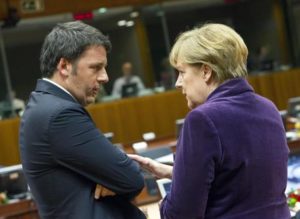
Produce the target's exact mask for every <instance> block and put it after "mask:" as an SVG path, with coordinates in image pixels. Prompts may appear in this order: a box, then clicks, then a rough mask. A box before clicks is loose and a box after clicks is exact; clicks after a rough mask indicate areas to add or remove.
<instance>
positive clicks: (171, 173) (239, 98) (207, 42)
mask: <svg viewBox="0 0 300 219" xmlns="http://www.w3.org/2000/svg"><path fill="white" fill-rule="evenodd" d="M247 56H248V49H247V47H246V45H245V43H244V41H243V39H242V38H241V37H240V35H239V34H238V33H236V32H235V31H234V30H233V29H232V28H230V27H228V26H226V25H223V24H206V25H204V26H202V27H199V28H195V29H193V30H189V31H186V32H184V33H182V34H181V35H180V36H179V37H178V39H177V41H176V43H175V45H174V46H173V48H172V51H171V53H170V63H171V64H172V65H173V66H174V67H175V68H176V69H177V70H178V78H177V81H176V87H177V88H180V89H181V90H182V93H183V95H185V97H186V99H187V104H188V107H189V108H190V109H191V111H190V112H189V113H188V115H187V116H186V118H185V122H184V125H183V128H182V131H181V134H180V137H179V139H178V142H177V149H176V157H175V162H174V166H173V167H171V166H167V165H164V164H160V163H158V162H156V161H154V160H151V159H149V158H145V157H141V156H138V155H129V156H130V157H131V158H133V159H135V160H136V161H138V162H139V163H140V164H141V166H142V167H143V168H146V169H148V170H150V171H151V172H152V173H153V174H154V175H156V176H157V177H159V178H163V177H167V178H170V179H172V186H171V191H170V193H169V194H168V195H167V196H166V197H165V198H164V199H163V201H162V203H161V206H160V211H161V217H162V218H168V219H171V218H172V219H173V218H174V219H196V218H197V219H200V218H205V219H241V218H243V219H261V218H264V219H288V218H290V213H289V209H288V207H287V202H286V197H285V193H284V192H285V188H286V182H287V159H288V146H287V142H286V138H285V130H284V127H283V124H282V121H281V117H280V115H279V112H278V110H277V109H276V107H275V106H274V104H273V103H272V102H271V101H269V100H267V99H266V98H264V97H261V96H259V95H257V94H256V93H255V92H254V90H253V88H252V87H251V86H250V85H249V84H248V82H247V80H246V79H245V77H246V76H247V69H246V63H247Z"/></svg>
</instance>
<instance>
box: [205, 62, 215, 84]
mask: <svg viewBox="0 0 300 219" xmlns="http://www.w3.org/2000/svg"><path fill="white" fill-rule="evenodd" d="M202 69H203V79H204V80H205V81H206V82H208V81H210V80H211V79H212V77H213V71H212V68H211V67H210V66H208V65H206V64H203V65H202Z"/></svg>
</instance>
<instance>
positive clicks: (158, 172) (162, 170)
mask: <svg viewBox="0 0 300 219" xmlns="http://www.w3.org/2000/svg"><path fill="white" fill-rule="evenodd" d="M128 157H130V158H131V159H133V160H135V161H137V162H138V163H139V164H140V165H141V167H142V168H144V169H146V170H148V171H149V172H151V173H152V174H153V175H155V176H156V177H157V178H169V179H171V178H172V171H173V167H172V166H169V165H166V164H162V163H159V162H157V161H155V160H152V159H150V158H148V157H142V156H139V155H136V154H128Z"/></svg>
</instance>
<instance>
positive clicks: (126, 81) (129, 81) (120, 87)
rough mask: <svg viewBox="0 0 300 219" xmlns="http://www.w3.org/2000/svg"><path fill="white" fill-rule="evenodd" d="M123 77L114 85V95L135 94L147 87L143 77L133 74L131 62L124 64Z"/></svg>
mask: <svg viewBox="0 0 300 219" xmlns="http://www.w3.org/2000/svg"><path fill="white" fill-rule="evenodd" d="M122 75H123V76H122V77H120V78H118V79H116V81H115V82H114V85H113V90H112V95H114V96H120V97H125V96H135V95H137V94H138V93H139V92H140V91H141V90H143V89H145V86H144V83H143V82H142V80H141V78H140V77H139V76H137V75H134V74H133V66H132V64H131V62H124V63H123V64H122Z"/></svg>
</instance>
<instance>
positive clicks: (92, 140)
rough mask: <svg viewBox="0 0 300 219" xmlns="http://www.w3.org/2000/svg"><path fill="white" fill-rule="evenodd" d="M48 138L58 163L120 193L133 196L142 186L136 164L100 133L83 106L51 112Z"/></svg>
mask: <svg viewBox="0 0 300 219" xmlns="http://www.w3.org/2000/svg"><path fill="white" fill-rule="evenodd" d="M49 141H50V143H51V150H52V153H53V156H54V159H55V160H57V162H58V163H59V164H60V165H62V166H64V167H66V168H68V169H70V170H72V171H74V172H76V173H78V174H80V175H81V176H83V177H86V178H88V179H89V180H91V181H93V182H95V183H97V184H100V185H103V186H105V187H106V188H108V189H110V190H112V191H114V192H116V193H117V194H119V195H125V197H128V198H132V197H134V196H135V195H137V194H138V193H139V192H140V191H141V189H142V188H143V187H144V179H143V176H142V174H141V172H140V169H139V166H138V165H137V163H136V162H134V161H133V160H131V159H130V158H129V157H128V156H127V155H126V154H125V153H124V152H122V151H121V150H120V149H119V148H117V147H115V146H114V145H112V144H111V143H110V142H109V141H108V140H107V139H106V138H105V137H104V136H103V135H102V134H101V133H100V131H99V130H98V129H97V128H96V127H95V125H94V123H93V122H92V120H91V118H90V117H89V115H88V114H87V112H86V111H85V110H84V109H83V108H79V107H78V108H67V109H63V110H60V112H59V113H57V114H56V115H54V116H53V117H52V119H51V121H50V124H49Z"/></svg>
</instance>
